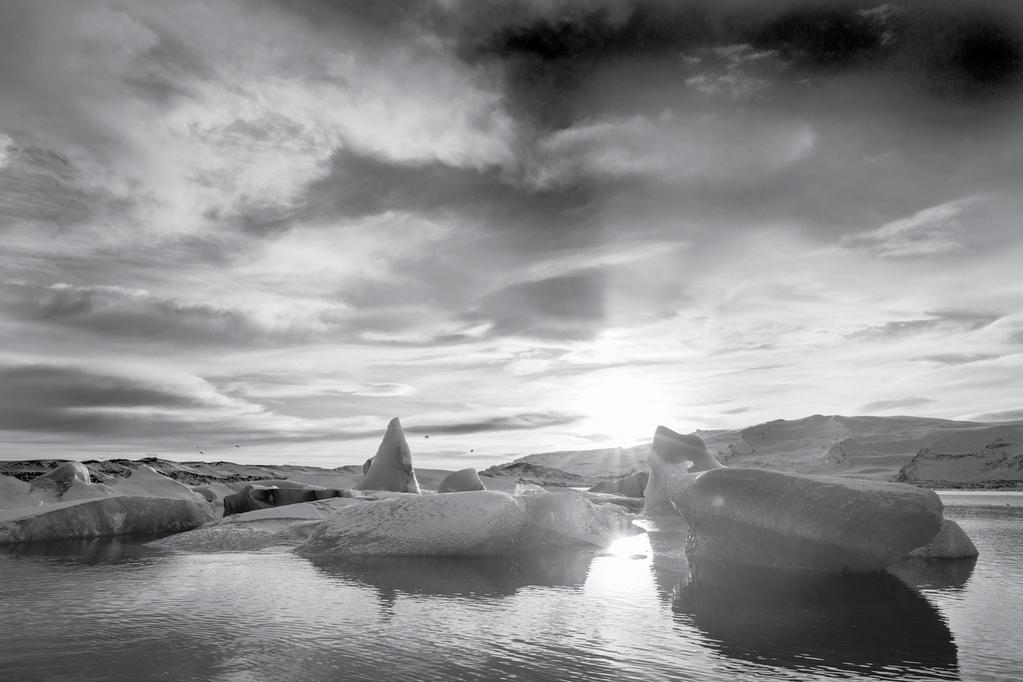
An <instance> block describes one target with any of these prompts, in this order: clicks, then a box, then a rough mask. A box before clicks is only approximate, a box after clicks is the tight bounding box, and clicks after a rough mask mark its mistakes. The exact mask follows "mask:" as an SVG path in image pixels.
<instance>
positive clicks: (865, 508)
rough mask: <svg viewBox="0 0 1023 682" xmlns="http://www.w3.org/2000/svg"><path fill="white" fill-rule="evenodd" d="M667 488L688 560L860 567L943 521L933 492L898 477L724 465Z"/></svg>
mask: <svg viewBox="0 0 1023 682" xmlns="http://www.w3.org/2000/svg"><path fill="white" fill-rule="evenodd" d="M668 488H669V490H668V495H669V497H670V499H671V501H672V503H673V504H674V505H675V508H676V509H677V510H678V511H679V512H680V513H681V514H682V515H683V516H685V517H686V520H687V521H688V522H689V526H690V535H689V538H688V540H687V544H686V549H687V554H688V555H689V558H690V560H691V561H692V560H694V559H699V558H704V559H714V560H720V561H729V562H734V563H738V564H750V565H758V566H773V567H783V568H800V569H811V570H820V571H838V572H843V571H844V572H855V573H866V572H871V571H877V570H881V569H882V568H884V567H885V566H888V565H889V564H891V563H892V562H894V561H896V560H897V559H899V558H900V557H902V556H903V555H905V554H906V553H907V552H908V551H910V550H911V549H913V548H915V547H920V546H921V545H924V544H926V543H927V542H929V541H930V540H931V539H932V538H933V537H934V536H935V535H936V534H937V532H938V530H939V529H940V527H941V521H942V504H941V500H940V499H939V498H938V496H937V495H936V494H935V493H934V492H933V491H930V490H924V489H922V488H916V487H914V486H910V485H905V484H900V483H882V482H878V481H866V480H857V479H849V478H839V477H831V476H808V475H801V474H782V473H777V472H772V471H763V470H754V469H723V468H722V469H714V470H710V471H704V472H701V473H698V474H682V475H676V476H673V477H672V478H671V479H670V481H669V485H668Z"/></svg>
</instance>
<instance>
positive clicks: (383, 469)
mask: <svg viewBox="0 0 1023 682" xmlns="http://www.w3.org/2000/svg"><path fill="white" fill-rule="evenodd" d="M368 464H369V467H368V468H366V467H364V469H365V474H366V475H365V477H364V478H363V479H362V480H361V481H359V483H358V485H356V486H355V487H356V488H357V489H359V490H389V491H392V492H398V493H419V492H421V491H420V489H419V481H418V480H416V471H415V469H413V468H412V452H411V450H409V446H408V442H407V441H406V440H405V433H404V432H403V431H402V429H401V422H400V421H399V420H398V418H397V417H395V418H394V419H392V420H391V421H390V422H389V423H388V424H387V432H386V433H385V434H384V439H383V440H382V441H381V442H380V447H379V448H377V454H376V455H374V456H373V458H372V459H371V460H369V462H368Z"/></svg>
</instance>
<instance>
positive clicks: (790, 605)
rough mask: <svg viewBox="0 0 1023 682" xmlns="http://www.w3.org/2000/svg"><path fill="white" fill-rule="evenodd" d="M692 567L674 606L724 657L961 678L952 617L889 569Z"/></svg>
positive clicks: (806, 669)
mask: <svg viewBox="0 0 1023 682" xmlns="http://www.w3.org/2000/svg"><path fill="white" fill-rule="evenodd" d="M690 568H691V571H690V577H689V580H688V581H686V582H685V583H683V584H682V585H680V587H679V590H678V594H677V596H676V598H675V600H674V603H673V605H672V610H673V611H674V612H675V617H676V619H677V620H678V622H679V624H681V625H688V626H691V627H695V628H696V629H697V630H698V631H699V632H700V633H701V634H702V635H703V636H704V638H705V642H704V644H705V645H706V646H708V647H711V648H713V649H715V650H717V651H718V652H719V653H721V654H723V655H725V656H728V657H731V658H736V659H741V660H745V661H752V662H756V663H759V664H763V665H770V666H774V667H780V668H788V669H792V670H798V671H804V672H817V673H823V672H828V673H830V674H835V673H836V672H838V673H842V674H846V673H854V674H857V675H883V676H885V677H900V676H902V675H903V674H905V675H907V676H911V677H914V678H920V677H929V678H936V679H959V669H958V668H959V666H958V652H957V650H956V645H955V642H954V640H953V638H952V633H951V631H950V630H949V628H948V625H947V623H946V622H945V620H944V619H943V618H942V616H941V614H940V613H939V612H938V611H937V610H936V609H935V608H934V606H932V605H931V603H930V602H928V601H927V599H926V598H924V597H923V596H922V595H921V594H919V593H918V592H916V591H915V590H913V589H912V588H910V587H909V586H908V585H906V584H905V583H904V582H902V581H901V580H899V579H897V578H895V577H894V576H892V575H889V574H887V573H873V574H868V575H841V574H816V573H806V572H796V571H779V570H769V569H760V568H750V567H739V566H733V565H723V564H716V565H707V564H706V563H704V562H701V563H700V564H698V565H696V564H694V565H692V566H691V567H690Z"/></svg>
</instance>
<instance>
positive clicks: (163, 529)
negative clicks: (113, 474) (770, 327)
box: [0, 462, 214, 544]
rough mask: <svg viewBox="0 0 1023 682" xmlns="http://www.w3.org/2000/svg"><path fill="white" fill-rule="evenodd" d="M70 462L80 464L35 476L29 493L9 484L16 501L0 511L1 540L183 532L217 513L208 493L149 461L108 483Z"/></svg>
mask: <svg viewBox="0 0 1023 682" xmlns="http://www.w3.org/2000/svg"><path fill="white" fill-rule="evenodd" d="M67 464H71V465H76V466H70V467H68V466H65V465H61V467H58V468H57V469H54V471H53V472H49V473H47V474H44V475H43V476H40V477H37V478H36V479H35V480H33V482H32V483H33V484H35V482H36V481H39V480H40V479H42V481H41V483H40V484H37V485H31V486H30V490H29V494H28V495H26V494H25V491H24V490H23V489H21V488H20V487H19V486H11V485H7V486H5V487H6V488H8V489H10V490H11V492H13V493H14V495H13V496H12V499H11V501H12V502H14V503H15V504H16V505H17V506H12V505H5V506H8V507H9V508H8V509H6V510H4V511H0V544H2V543H13V542H36V541H44V540H66V539H82V538H94V537H105V536H112V535H135V534H145V533H170V532H180V531H184V530H189V529H192V528H196V527H197V526H200V525H202V524H204V523H207V522H209V521H212V520H213V518H214V513H213V508H212V507H211V505H210V504H209V502H208V501H207V500H206V498H204V497H203V496H202V495H200V494H199V493H196V492H194V491H192V490H191V489H190V488H189V487H188V486H186V485H184V484H182V483H179V482H177V481H174V480H172V479H170V478H168V477H166V476H164V475H162V474H160V473H157V472H156V471H154V470H153V469H151V468H150V467H148V466H140V467H139V468H138V469H137V470H136V471H135V472H134V473H133V474H132V475H131V476H130V477H129V478H127V479H123V480H120V481H117V482H116V483H114V484H112V485H105V484H102V483H90V482H89V480H88V469H86V468H85V466H84V465H82V464H81V463H79V462H68V463H67ZM83 470H84V473H83ZM51 474H55V475H51ZM58 493H59V496H58Z"/></svg>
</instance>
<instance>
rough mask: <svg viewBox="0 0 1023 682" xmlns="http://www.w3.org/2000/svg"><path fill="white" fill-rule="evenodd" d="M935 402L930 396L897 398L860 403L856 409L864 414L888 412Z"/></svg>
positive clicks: (858, 412)
mask: <svg viewBox="0 0 1023 682" xmlns="http://www.w3.org/2000/svg"><path fill="white" fill-rule="evenodd" d="M934 402H937V401H936V400H932V399H931V398H898V399H896V400H878V401H875V402H872V403H867V404H866V405H861V406H860V407H859V408H857V409H856V413H857V414H864V413H870V412H890V411H892V410H900V409H903V408H914V407H922V406H924V405H929V404H930V403H934Z"/></svg>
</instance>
